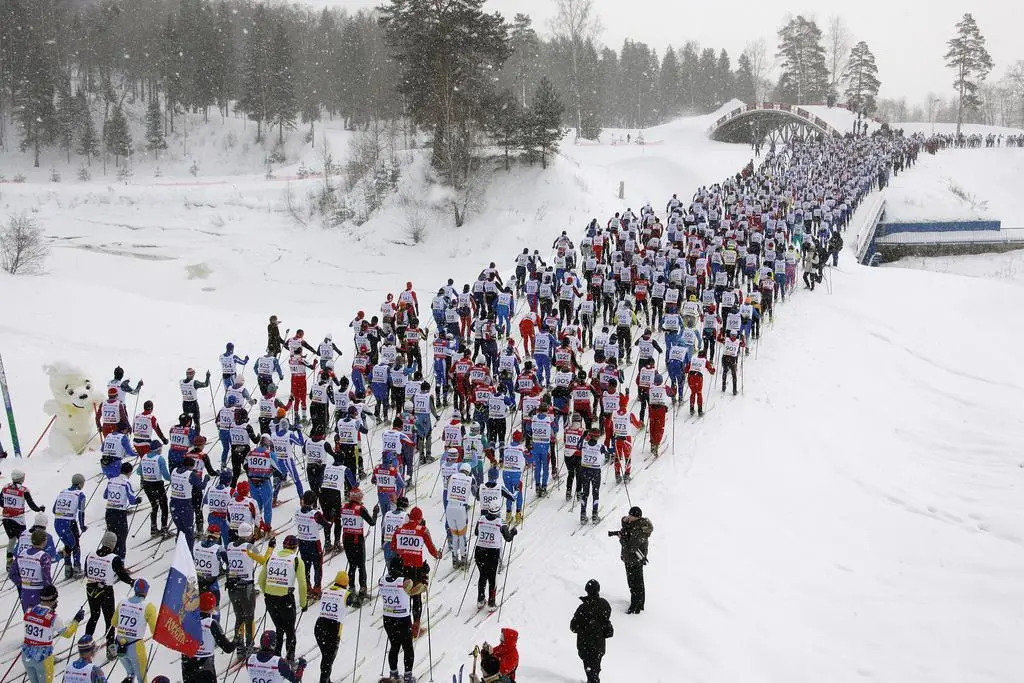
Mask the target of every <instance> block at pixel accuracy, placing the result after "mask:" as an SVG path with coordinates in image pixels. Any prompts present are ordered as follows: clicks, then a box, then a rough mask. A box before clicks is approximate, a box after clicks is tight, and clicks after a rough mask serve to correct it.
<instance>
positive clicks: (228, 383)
mask: <svg viewBox="0 0 1024 683" xmlns="http://www.w3.org/2000/svg"><path fill="white" fill-rule="evenodd" d="M217 362H218V364H219V365H220V380H221V382H222V383H223V384H224V390H225V391H227V390H228V389H230V388H231V387H232V386H234V384H235V380H236V377H235V366H236V365H241V366H242V367H245V366H246V365H248V364H249V356H246V357H245V358H239V357H238V356H236V355H235V345H234V344H233V343H232V342H228V343H227V344H225V345H224V353H222V354H221V355H220V357H219V358H218V359H217Z"/></svg>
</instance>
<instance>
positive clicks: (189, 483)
mask: <svg viewBox="0 0 1024 683" xmlns="http://www.w3.org/2000/svg"><path fill="white" fill-rule="evenodd" d="M197 489H198V490H199V491H202V489H203V477H202V475H201V474H200V473H199V472H197V471H196V463H195V460H193V459H192V457H191V456H185V459H184V460H182V462H181V464H180V465H179V466H178V467H176V468H174V471H173V472H171V519H173V520H174V526H175V527H177V529H178V531H180V532H181V533H183V534H185V542H186V543H188V547H189V550H191V549H192V546H193V545H194V544H195V542H196V527H195V519H196V509H195V503H194V502H193V495H192V494H193V491H195V490H197Z"/></svg>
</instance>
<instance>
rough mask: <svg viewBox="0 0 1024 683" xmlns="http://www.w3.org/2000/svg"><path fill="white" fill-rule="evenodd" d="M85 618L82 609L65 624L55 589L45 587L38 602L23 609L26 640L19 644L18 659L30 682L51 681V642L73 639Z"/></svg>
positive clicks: (47, 682) (43, 682)
mask: <svg viewBox="0 0 1024 683" xmlns="http://www.w3.org/2000/svg"><path fill="white" fill-rule="evenodd" d="M83 619H85V610H84V609H79V610H78V612H77V613H76V614H75V616H74V619H72V620H71V622H70V623H69V624H67V625H66V626H65V625H64V622H63V621H62V620H61V618H60V617H59V616H57V588H56V586H52V585H51V586H46V587H44V588H43V590H42V593H41V594H40V596H39V604H38V605H36V606H35V607H33V608H32V609H30V610H27V611H26V612H25V615H24V617H23V621H24V624H25V639H24V640H23V641H22V645H21V662H22V664H24V665H25V673H26V675H27V678H28V681H29V683H51V682H52V681H53V668H54V663H55V659H54V656H53V641H54V640H56V639H57V638H73V637H74V635H75V632H76V631H77V630H78V625H79V624H81V623H82V620H83Z"/></svg>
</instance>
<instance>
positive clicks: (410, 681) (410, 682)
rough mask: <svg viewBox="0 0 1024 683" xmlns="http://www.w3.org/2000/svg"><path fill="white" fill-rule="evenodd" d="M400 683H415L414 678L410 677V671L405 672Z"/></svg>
mask: <svg viewBox="0 0 1024 683" xmlns="http://www.w3.org/2000/svg"><path fill="white" fill-rule="evenodd" d="M402 683H416V677H415V676H413V675H412V672H411V671H406V672H405V678H403V679H402Z"/></svg>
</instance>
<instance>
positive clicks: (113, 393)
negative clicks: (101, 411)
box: [107, 387, 117, 396]
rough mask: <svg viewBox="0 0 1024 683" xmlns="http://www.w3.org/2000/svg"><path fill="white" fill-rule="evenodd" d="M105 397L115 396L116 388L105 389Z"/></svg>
mask: <svg viewBox="0 0 1024 683" xmlns="http://www.w3.org/2000/svg"><path fill="white" fill-rule="evenodd" d="M107 396H117V387H110V388H109V389H107Z"/></svg>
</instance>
